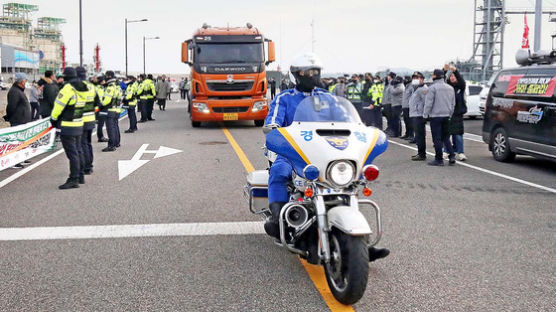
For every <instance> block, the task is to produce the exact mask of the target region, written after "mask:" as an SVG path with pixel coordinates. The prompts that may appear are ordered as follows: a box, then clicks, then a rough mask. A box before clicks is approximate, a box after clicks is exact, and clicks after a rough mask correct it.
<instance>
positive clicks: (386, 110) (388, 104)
mask: <svg viewBox="0 0 556 312" xmlns="http://www.w3.org/2000/svg"><path fill="white" fill-rule="evenodd" d="M394 78H396V73H394V72H389V73H388V75H387V76H386V81H384V92H383V94H382V115H384V117H386V130H384V132H385V133H386V134H388V135H392V124H391V123H390V122H391V118H390V115H391V114H392V97H391V95H390V91H391V88H390V87H391V86H392V85H391V83H392V80H393V79H394Z"/></svg>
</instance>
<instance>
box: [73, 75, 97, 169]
mask: <svg viewBox="0 0 556 312" xmlns="http://www.w3.org/2000/svg"><path fill="white" fill-rule="evenodd" d="M75 71H76V72H77V78H79V79H80V80H81V81H82V82H83V83H84V84H85V85H86V86H87V91H77V96H78V97H80V98H81V99H82V100H85V107H84V108H83V136H82V137H81V149H82V151H83V153H82V155H83V157H82V158H81V172H82V173H83V174H91V173H93V145H92V144H91V141H92V138H93V130H94V129H95V125H96V123H95V121H96V118H95V107H96V106H98V104H99V102H98V98H97V97H96V91H95V86H94V85H93V84H92V83H90V82H88V81H87V71H86V70H85V68H83V67H81V66H78V67H76V68H75ZM95 98H96V101H97V102H95Z"/></svg>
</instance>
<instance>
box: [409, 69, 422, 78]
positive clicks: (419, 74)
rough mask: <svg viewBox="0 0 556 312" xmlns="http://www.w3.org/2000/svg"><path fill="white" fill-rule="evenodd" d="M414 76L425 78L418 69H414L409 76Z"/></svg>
mask: <svg viewBox="0 0 556 312" xmlns="http://www.w3.org/2000/svg"><path fill="white" fill-rule="evenodd" d="M415 77H417V78H423V79H425V76H424V75H423V74H422V73H421V72H419V71H416V72H414V73H413V75H411V78H415Z"/></svg>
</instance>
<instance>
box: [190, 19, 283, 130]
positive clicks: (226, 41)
mask: <svg viewBox="0 0 556 312" xmlns="http://www.w3.org/2000/svg"><path fill="white" fill-rule="evenodd" d="M265 43H266V44H265ZM181 58H182V62H184V63H187V64H189V66H190V67H191V94H192V101H191V103H190V107H189V111H190V118H191V125H192V126H193V127H199V126H200V125H201V122H208V121H228V120H254V121H255V125H256V126H262V125H263V123H264V118H265V117H266V115H267V113H268V104H269V103H268V102H267V99H266V90H267V81H266V65H268V64H270V63H271V62H273V61H274V59H275V56H274V42H272V41H271V40H269V39H266V38H265V37H264V36H263V34H262V33H261V32H259V30H258V29H257V28H254V27H253V26H252V25H251V24H247V26H246V27H210V26H208V25H206V24H205V25H203V27H201V28H199V29H198V30H197V31H195V33H194V34H193V38H191V39H189V40H187V41H185V42H183V43H182V55H181Z"/></svg>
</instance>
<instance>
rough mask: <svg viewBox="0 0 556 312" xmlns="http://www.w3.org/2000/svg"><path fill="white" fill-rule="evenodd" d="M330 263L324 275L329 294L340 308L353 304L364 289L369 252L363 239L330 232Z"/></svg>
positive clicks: (367, 273)
mask: <svg viewBox="0 0 556 312" xmlns="http://www.w3.org/2000/svg"><path fill="white" fill-rule="evenodd" d="M330 252H331V259H330V263H328V264H325V266H324V271H325V275H326V281H327V282H328V286H329V287H330V291H331V292H332V294H333V295H334V297H335V298H336V300H338V301H339V302H341V303H343V304H354V303H356V302H357V301H359V299H361V297H363V293H364V292H365V288H367V278H368V275H369V249H368V246H367V242H366V240H365V237H363V236H349V235H347V234H345V233H343V232H341V231H338V230H337V229H334V230H333V231H332V232H330Z"/></svg>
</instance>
